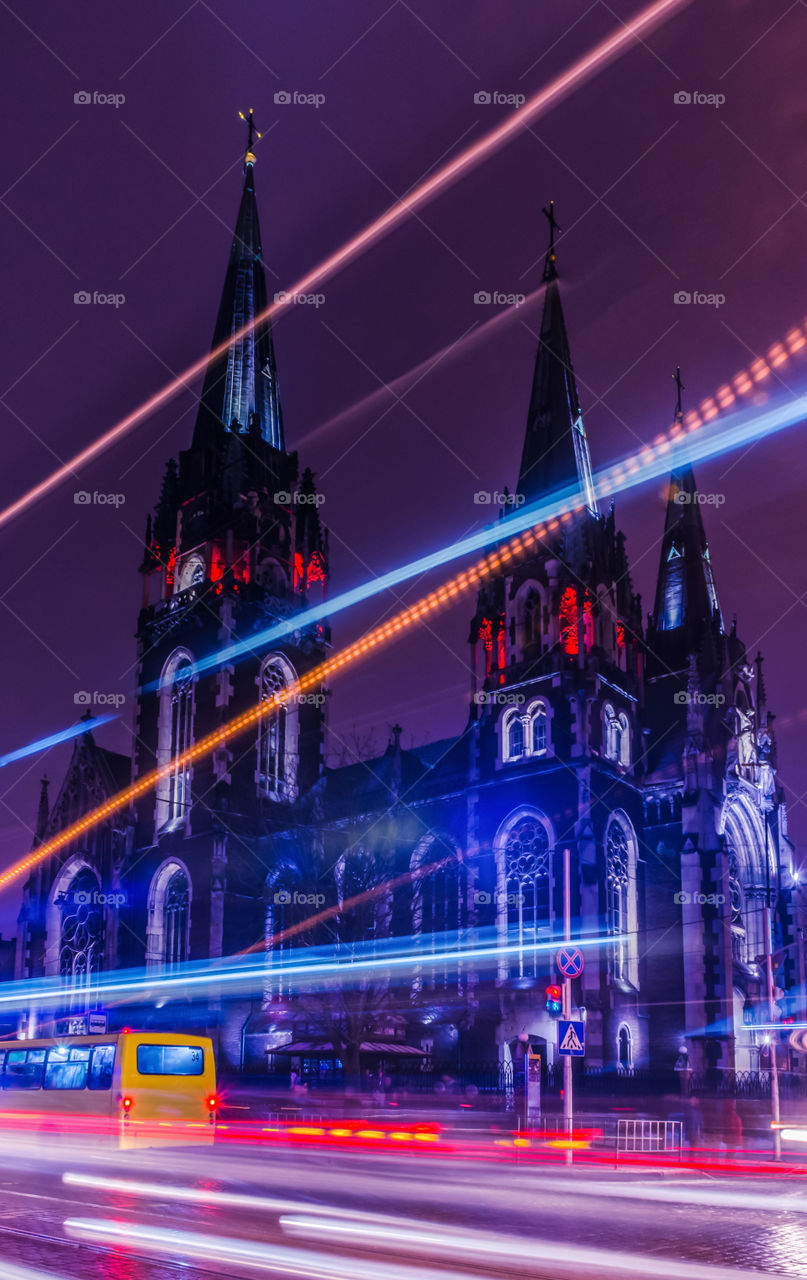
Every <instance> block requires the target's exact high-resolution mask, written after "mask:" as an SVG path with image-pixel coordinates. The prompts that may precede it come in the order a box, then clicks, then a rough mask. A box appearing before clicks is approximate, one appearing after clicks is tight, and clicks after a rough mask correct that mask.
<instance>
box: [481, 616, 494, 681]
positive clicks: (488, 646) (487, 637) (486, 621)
mask: <svg viewBox="0 0 807 1280" xmlns="http://www.w3.org/2000/svg"><path fill="white" fill-rule="evenodd" d="M479 639H480V640H481V641H482V643H483V645H484V646H485V675H488V676H489V675H490V667H491V661H492V658H493V623H492V622H491V620H490V618H483V619H482V621H481V622H480V624H479Z"/></svg>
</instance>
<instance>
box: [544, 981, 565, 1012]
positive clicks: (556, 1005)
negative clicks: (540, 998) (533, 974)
mask: <svg viewBox="0 0 807 1280" xmlns="http://www.w3.org/2000/svg"><path fill="white" fill-rule="evenodd" d="M562 1008H563V1004H562V993H561V989H560V987H559V986H558V985H557V983H554V982H553V983H550V985H549V986H548V987H547V988H546V1011H547V1013H548V1014H549V1016H550V1018H559V1017H560V1015H561V1010H562Z"/></svg>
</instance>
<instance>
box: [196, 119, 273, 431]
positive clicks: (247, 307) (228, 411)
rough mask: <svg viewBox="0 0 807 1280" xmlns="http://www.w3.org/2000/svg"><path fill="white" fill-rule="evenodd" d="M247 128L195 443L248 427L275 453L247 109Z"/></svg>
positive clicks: (263, 283) (268, 326)
mask: <svg viewBox="0 0 807 1280" xmlns="http://www.w3.org/2000/svg"><path fill="white" fill-rule="evenodd" d="M248 124H249V144H248V150H247V153H246V159H245V163H244V189H243V192H242V195H241V204H240V207H239V210H238V218H237V220H236V224H235V234H234V236H233V243H232V248H231V250H230V260H229V262H228V264H227V271H226V274H225V277H224V289H223V291H222V295H221V302H220V303H219V311H218V316H217V317H216V327H215V330H214V332H213V344H212V348H211V356H210V360H209V362H208V366H207V372H206V374H205V381H204V386H203V389H202V400H201V404H200V406H199V415H198V418H197V421H196V430H195V432H194V444H198V443H202V442H203V441H205V440H208V439H210V438H211V437H212V438H213V439H215V438H216V436H217V434H218V432H219V431H220V429H221V426H222V424H223V425H224V426H225V427H226V428H228V429H233V430H235V431H237V432H239V433H241V432H247V431H249V429H250V425H251V424H252V426H253V430H259V431H260V435H261V436H262V437H263V439H264V440H267V441H268V442H269V443H270V444H272V445H274V446H275V448H276V449H283V448H284V440H283V420H282V415H281V410H280V398H279V395H278V386H277V364H276V361H275V350H274V343H273V340H272V326H271V323H270V321H269V319H268V318H267V317H266V311H267V308H268V296H267V292H266V272H265V269H264V265H263V250H262V247H261V230H260V223H259V221H258V204H257V200H256V197H255V155H254V153H253V151H252V141H253V136H254V135H255V132H256V131H255V128H254V125H253V123H252V113H251V111H250V115H249V118H248ZM258 136H260V135H258ZM236 335H237V336H236Z"/></svg>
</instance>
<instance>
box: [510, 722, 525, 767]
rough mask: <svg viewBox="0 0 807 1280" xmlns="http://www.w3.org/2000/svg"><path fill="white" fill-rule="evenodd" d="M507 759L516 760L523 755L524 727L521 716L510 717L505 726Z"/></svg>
mask: <svg viewBox="0 0 807 1280" xmlns="http://www.w3.org/2000/svg"><path fill="white" fill-rule="evenodd" d="M506 732H507V758H508V760H518V758H519V757H520V756H523V754H524V725H523V723H522V720H521V716H520V715H518V714H516V715H514V716H512V718H511V719H510V721H509V723H508V725H507V731H506Z"/></svg>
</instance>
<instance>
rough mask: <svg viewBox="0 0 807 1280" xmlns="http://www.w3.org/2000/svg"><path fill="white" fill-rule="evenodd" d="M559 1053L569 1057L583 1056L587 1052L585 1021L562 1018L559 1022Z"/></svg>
mask: <svg viewBox="0 0 807 1280" xmlns="http://www.w3.org/2000/svg"><path fill="white" fill-rule="evenodd" d="M558 1053H561V1054H564V1055H565V1056H566V1057H568V1058H583V1057H585V1053H586V1024H585V1022H567V1021H566V1019H565V1018H561V1019H560V1021H559V1022H558Z"/></svg>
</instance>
